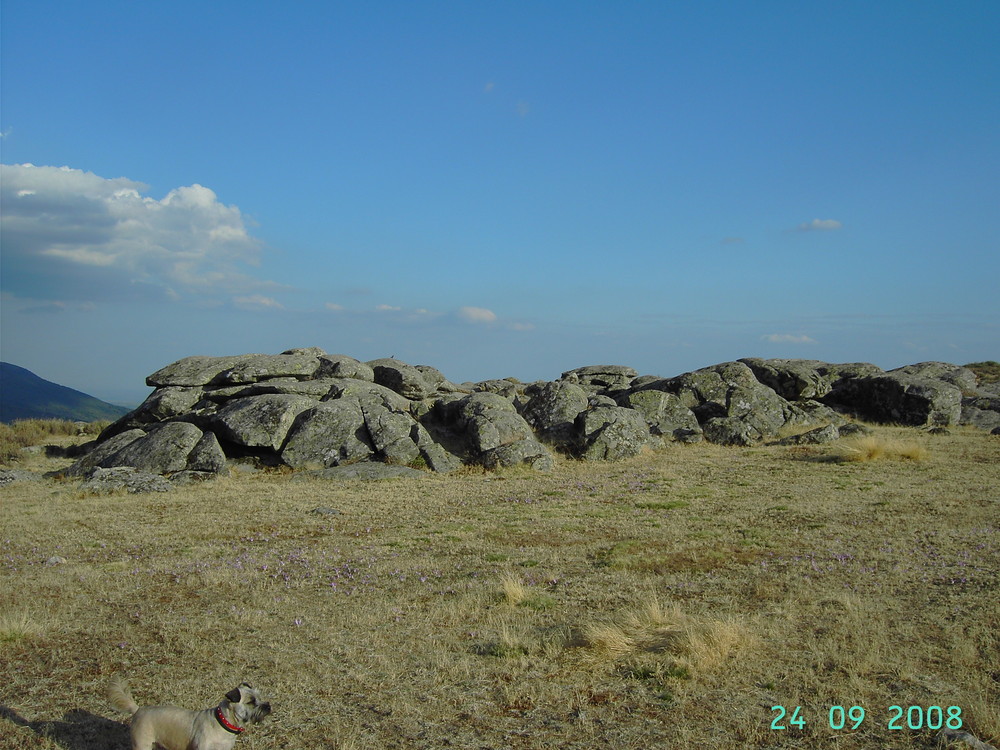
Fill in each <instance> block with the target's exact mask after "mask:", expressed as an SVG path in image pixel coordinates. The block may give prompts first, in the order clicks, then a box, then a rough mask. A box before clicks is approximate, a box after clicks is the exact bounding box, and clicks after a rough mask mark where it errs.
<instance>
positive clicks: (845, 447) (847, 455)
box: [836, 435, 930, 463]
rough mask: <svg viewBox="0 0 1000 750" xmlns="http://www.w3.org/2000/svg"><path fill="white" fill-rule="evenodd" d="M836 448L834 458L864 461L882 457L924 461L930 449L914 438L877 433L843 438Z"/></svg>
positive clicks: (846, 460)
mask: <svg viewBox="0 0 1000 750" xmlns="http://www.w3.org/2000/svg"><path fill="white" fill-rule="evenodd" d="M838 450H839V452H838V453H837V454H836V458H837V460H839V461H844V462H861V463H864V462H866V461H880V460H883V459H885V460H906V461H926V460H927V459H928V458H929V457H930V451H928V450H927V446H926V445H924V444H923V443H918V442H916V441H915V440H900V439H892V438H885V437H882V436H879V435H865V436H863V437H858V438H853V439H850V440H844V441H843V442H841V443H840V444H839V446H838Z"/></svg>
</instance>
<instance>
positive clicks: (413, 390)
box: [368, 358, 444, 401]
mask: <svg viewBox="0 0 1000 750" xmlns="http://www.w3.org/2000/svg"><path fill="white" fill-rule="evenodd" d="M368 366H369V367H371V368H372V372H373V373H374V377H375V382H376V383H378V384H379V385H384V386H385V387H386V388H389V389H390V390H393V391H395V392H396V393H398V394H399V395H401V396H404V397H405V398H408V399H409V400H411V401H420V400H422V399H425V398H429V397H430V396H433V395H434V392H435V388H434V385H433V384H431V383H429V382H427V379H425V378H424V373H422V372H421V371H420V370H418V369H417V368H416V367H414V366H413V365H408V364H406V363H405V362H400V361H399V360H398V359H391V358H386V359H373V360H372V361H371V362H368ZM443 377H444V376H442V379H443Z"/></svg>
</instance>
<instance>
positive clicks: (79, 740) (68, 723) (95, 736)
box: [0, 706, 129, 750]
mask: <svg viewBox="0 0 1000 750" xmlns="http://www.w3.org/2000/svg"><path fill="white" fill-rule="evenodd" d="M0 720H6V721H9V722H11V723H12V724H14V726H17V727H22V728H23V729H22V731H26V732H27V731H31V732H34V733H35V734H37V735H38V736H39V737H45V738H46V739H49V740H51V741H52V742H54V743H55V744H57V745H59V746H60V747H64V748H66V750H119V749H120V750H126V748H128V747H129V733H128V732H129V730H128V727H126V726H125V725H124V724H122V723H121V722H119V721H114V720H112V719H106V718H104V717H103V716H96V715H94V714H92V713H90V712H89V711H84V710H82V709H73V710H72V711H69V712H67V713H66V715H65V716H63V718H62V719H61V720H59V721H28V720H27V719H25V718H24V717H22V716H20V715H19V714H18V713H17V712H16V711H14V710H13V709H11V708H8V707H7V706H0Z"/></svg>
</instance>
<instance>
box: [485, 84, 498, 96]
mask: <svg viewBox="0 0 1000 750" xmlns="http://www.w3.org/2000/svg"><path fill="white" fill-rule="evenodd" d="M495 87H496V84H495V83H493V81H490V82H489V83H487V84H486V85H485V86H483V93H484V94H488V93H490V92H491V91H492V90H493V89H494V88H495Z"/></svg>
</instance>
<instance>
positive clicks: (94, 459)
mask: <svg viewBox="0 0 1000 750" xmlns="http://www.w3.org/2000/svg"><path fill="white" fill-rule="evenodd" d="M144 437H146V433H145V432H144V431H143V430H140V429H138V428H133V429H131V430H125V431H124V432H119V433H118V434H117V435H112V436H111V437H109V438H108V439H107V440H104V441H103V442H99V443H98V444H97V445H96V446H95V447H94V448H92V449H91V450H90V451H88V452H87V453H86V454H85V455H84V456H82V457H81V458H78V459H77V460H76V461H75V462H74V463H73V464H72V465H71V466H70V467H69V468H66V469H63V470H62V471H60V472H54V473H58V474H61V475H63V476H66V477H82V476H85V475H86V474H88V473H90V472H91V471H92V470H93V469H95V468H97V467H101V466H104V462H105V461H107V459H109V458H111V457H112V456H114V455H115V454H116V453H118V452H119V451H121V450H122V449H124V448H125V447H126V446H128V445H129V444H131V443H133V442H135V441H136V440H140V439H142V438H144Z"/></svg>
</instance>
